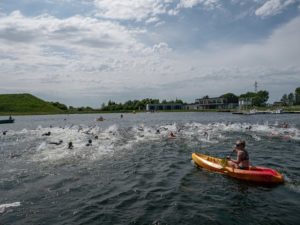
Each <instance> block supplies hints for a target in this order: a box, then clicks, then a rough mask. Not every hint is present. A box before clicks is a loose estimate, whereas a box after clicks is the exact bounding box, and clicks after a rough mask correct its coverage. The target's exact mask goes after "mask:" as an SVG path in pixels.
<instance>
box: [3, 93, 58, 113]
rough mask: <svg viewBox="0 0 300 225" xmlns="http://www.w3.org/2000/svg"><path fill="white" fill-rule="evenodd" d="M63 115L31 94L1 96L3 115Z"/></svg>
mask: <svg viewBox="0 0 300 225" xmlns="http://www.w3.org/2000/svg"><path fill="white" fill-rule="evenodd" d="M59 113H63V111H62V110H61V109H58V108H56V107H54V106H53V105H51V104H50V103H48V102H46V101H44V100H42V99H39V98H37V97H35V96H33V95H31V94H1V95H0V114H1V115H29V114H59Z"/></svg>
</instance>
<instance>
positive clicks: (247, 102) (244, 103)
mask: <svg viewBox="0 0 300 225" xmlns="http://www.w3.org/2000/svg"><path fill="white" fill-rule="evenodd" d="M250 106H252V98H240V99H239V109H247V107H250Z"/></svg>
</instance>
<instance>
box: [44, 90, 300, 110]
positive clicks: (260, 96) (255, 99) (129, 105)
mask: <svg viewBox="0 0 300 225" xmlns="http://www.w3.org/2000/svg"><path fill="white" fill-rule="evenodd" d="M203 98H209V96H208V95H206V96H204V97H203ZM220 98H223V99H224V102H225V103H238V102H239V99H245V100H250V101H251V104H252V106H257V107H261V106H266V104H267V101H268V99H269V92H268V91H266V90H260V91H258V92H247V93H244V94H241V95H239V96H238V95H235V94H233V93H226V94H223V95H221V96H220ZM281 101H282V103H283V105H287V106H288V105H300V87H298V88H296V89H295V92H294V93H290V94H284V95H283V96H282V98H281ZM49 103H50V104H52V105H53V106H55V107H57V108H59V109H61V110H63V111H65V112H70V113H72V112H73V113H76V112H79V113H80V112H99V111H144V110H146V105H147V104H187V103H185V102H184V101H183V100H181V99H175V100H170V101H167V100H162V101H160V100H159V99H153V98H145V99H142V100H128V101H126V102H124V103H116V102H115V101H112V100H109V101H108V102H107V103H102V105H101V108H100V109H94V108H92V107H77V108H76V107H73V106H69V107H68V106H66V105H65V104H62V103H59V102H49Z"/></svg>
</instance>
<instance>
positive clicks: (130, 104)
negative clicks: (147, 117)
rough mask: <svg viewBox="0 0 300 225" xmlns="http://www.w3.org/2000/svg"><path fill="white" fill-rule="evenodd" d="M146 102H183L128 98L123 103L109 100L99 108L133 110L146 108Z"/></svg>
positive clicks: (104, 109) (179, 100)
mask: <svg viewBox="0 0 300 225" xmlns="http://www.w3.org/2000/svg"><path fill="white" fill-rule="evenodd" d="M147 104H185V103H184V102H183V101H182V100H181V99H176V100H171V101H167V100H162V101H160V100H159V99H152V98H145V99H142V100H129V101H126V102H125V103H116V102H114V101H111V100H109V101H108V103H107V104H105V103H103V104H102V106H101V110H103V111H122V110H124V111H133V110H138V111H141V110H146V105H147Z"/></svg>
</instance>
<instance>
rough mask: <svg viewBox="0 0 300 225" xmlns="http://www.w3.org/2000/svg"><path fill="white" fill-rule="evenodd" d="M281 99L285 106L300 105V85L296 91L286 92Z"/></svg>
mask: <svg viewBox="0 0 300 225" xmlns="http://www.w3.org/2000/svg"><path fill="white" fill-rule="evenodd" d="M280 101H281V102H282V104H283V105H284V106H292V105H300V87H297V88H296V89H295V92H294V93H293V92H291V93H289V94H284V95H283V96H282V98H281V100H280Z"/></svg>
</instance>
